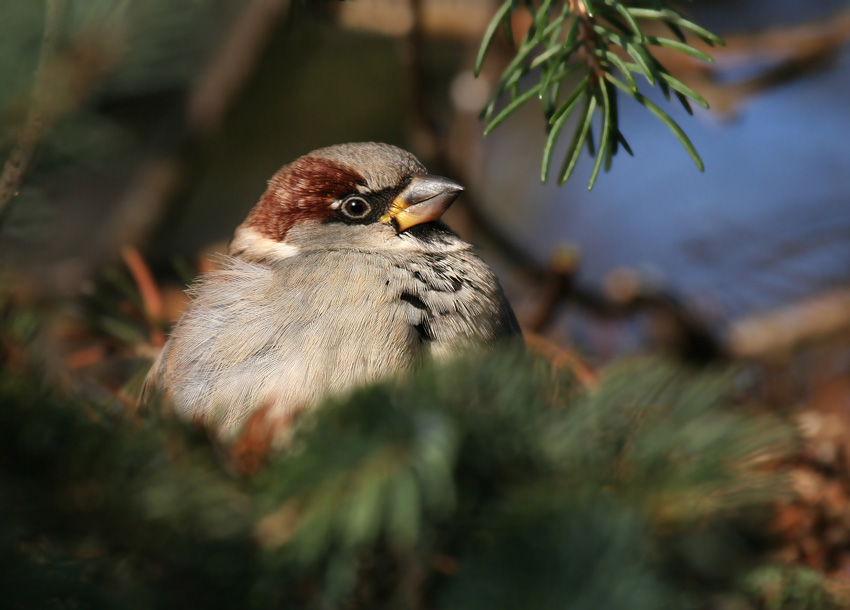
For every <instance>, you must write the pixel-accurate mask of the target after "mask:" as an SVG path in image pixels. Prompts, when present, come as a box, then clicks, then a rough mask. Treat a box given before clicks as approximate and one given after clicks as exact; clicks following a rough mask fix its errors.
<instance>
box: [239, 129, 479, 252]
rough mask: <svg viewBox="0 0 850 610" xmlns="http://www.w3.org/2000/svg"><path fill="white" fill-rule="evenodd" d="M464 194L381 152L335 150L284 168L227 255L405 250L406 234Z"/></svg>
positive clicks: (371, 146)
mask: <svg viewBox="0 0 850 610" xmlns="http://www.w3.org/2000/svg"><path fill="white" fill-rule="evenodd" d="M462 190H463V187H461V186H460V185H459V184H457V183H455V182H453V181H451V180H449V179H447V178H441V177H439V176H432V175H429V174H427V173H426V170H425V167H424V166H423V165H422V164H421V163H420V162H419V161H418V160H417V159H416V157H414V156H413V155H411V154H410V153H408V152H406V151H404V150H402V149H400V148H397V147H395V146H390V145H388V144H375V143H358V144H340V145H338V146H331V147H328V148H322V149H320V150H316V151H313V152H311V153H310V154H308V155H305V156H303V157H300V158H299V159H296V160H295V161H293V162H292V163H290V164H289V165H286V166H284V167H283V168H282V169H281V170H280V171H278V172H277V174H275V175H274V177H273V178H272V179H271V180H270V181H269V186H268V189H267V190H266V192H265V193H264V194H263V196H262V197H261V198H260V201H259V202H258V203H257V204H256V205H255V206H254V208H253V209H252V210H251V212H250V213H249V214H248V218H246V219H245V222H243V223H242V225H240V226H239V228H238V229H237V230H236V235H235V236H234V238H233V241H232V242H231V244H230V253H231V254H232V255H234V256H240V257H242V258H245V259H249V260H267V261H273V260H275V259H281V258H287V257H289V256H292V255H293V254H295V253H297V252H299V251H301V250H309V249H337V248H362V249H364V250H380V249H387V248H410V247H411V245H412V244H414V243H415V242H416V241H417V238H416V236H415V233H417V231H412V232H409V233H408V229H411V228H412V227H418V226H421V225H423V224H424V223H430V222H433V221H436V220H438V219H439V218H440V216H442V214H443V212H445V210H446V209H447V208H448V207H449V205H451V203H452V202H453V201H454V200H455V198H456V197H457V196H458V194H459V193H460V192H461V191H462Z"/></svg>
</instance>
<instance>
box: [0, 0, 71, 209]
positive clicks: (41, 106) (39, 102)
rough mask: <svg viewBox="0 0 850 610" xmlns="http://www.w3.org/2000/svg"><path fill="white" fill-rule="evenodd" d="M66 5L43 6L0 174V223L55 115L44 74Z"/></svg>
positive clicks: (60, 0) (62, 1)
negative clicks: (35, 52) (27, 95)
mask: <svg viewBox="0 0 850 610" xmlns="http://www.w3.org/2000/svg"><path fill="white" fill-rule="evenodd" d="M66 8H67V7H66V0H47V4H46V6H45V16H44V33H43V34H42V36H41V52H40V54H39V58H38V67H37V68H36V70H35V77H34V78H33V86H32V94H31V101H30V105H29V111H28V112H27V116H26V119H25V120H24V124H23V126H22V127H21V130H20V133H19V134H18V138H17V142H16V143H15V145H14V148H13V149H12V153H11V154H10V155H9V159H8V160H7V161H6V164H5V165H4V166H3V173H2V174H1V175H0V226H2V223H3V219H5V218H6V217H7V207H8V205H9V204H10V203H11V202H12V200H13V199H14V198H15V197H16V196H17V194H18V187H19V186H20V183H21V179H22V178H23V176H24V174H25V173H26V171H27V168H28V167H29V164H30V161H32V157H33V154H34V153H35V147H36V145H37V144H38V141H39V140H40V139H41V135H42V133H43V132H44V130H45V129H46V128H47V127H48V126H49V124H50V123H52V122H53V120H54V119H55V117H53V116H51V113H50V111H49V109H48V101H47V98H48V93H49V91H50V88H51V86H52V85H51V84H50V83H49V82H48V78H47V77H48V72H49V71H50V70H49V65H50V63H51V62H52V61H53V60H54V58H55V57H56V54H57V53H56V51H57V48H58V46H59V36H60V34H61V30H62V21H63V18H64V16H65V9H66Z"/></svg>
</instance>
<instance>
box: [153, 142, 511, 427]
mask: <svg viewBox="0 0 850 610" xmlns="http://www.w3.org/2000/svg"><path fill="white" fill-rule="evenodd" d="M441 180H442V181H443V182H440V181H441ZM423 185H424V186H423ZM454 187H456V188H454ZM459 188H460V187H457V185H454V183H451V182H450V181H445V179H439V178H436V177H429V176H426V175H425V168H424V167H423V166H422V165H421V164H420V163H419V162H418V161H417V160H416V159H415V158H414V157H413V156H412V155H410V154H409V153H407V152H405V151H403V150H401V149H398V148H395V147H392V146H388V145H383V144H346V145H341V146H335V147H331V148H327V149H322V150H319V151H315V152H313V153H310V154H309V155H307V156H305V157H302V158H300V159H298V160H296V161H295V162H293V163H292V164H290V165H289V166H286V167H284V168H283V169H282V170H281V171H280V172H278V174H276V176H275V177H274V178H273V179H272V180H271V181H270V183H269V188H268V190H267V191H266V193H265V194H264V195H263V197H262V198H261V199H260V202H259V203H258V204H257V205H256V206H255V207H254V209H253V210H252V211H251V212H250V214H249V215H248V218H247V219H246V221H245V222H244V223H243V224H242V225H241V226H240V227H239V229H237V232H236V236H235V238H234V240H233V242H232V244H231V248H230V254H231V256H229V257H228V258H227V259H226V262H225V264H224V266H223V269H222V270H220V271H216V272H213V273H208V274H206V275H204V276H203V277H202V278H201V279H200V281H199V282H198V283H197V284H196V285H195V286H194V287H193V288H192V289H191V292H190V294H191V296H192V301H191V303H190V305H189V308H188V309H187V311H186V313H185V314H184V315H183V317H182V318H181V320H180V321H179V323H178V324H177V326H176V327H175V328H174V330H173V331H172V333H171V337H170V339H169V341H168V343H167V344H166V346H165V348H164V349H163V352H162V354H161V356H160V358H159V360H158V361H157V363H155V365H154V367H153V369H152V371H151V375H150V382H151V384H152V385H155V386H157V387H159V388H161V389H163V390H164V391H165V393H166V394H167V396H168V398H169V400H170V402H171V404H173V406H174V408H175V410H176V411H177V412H178V413H179V414H180V415H182V416H184V417H186V418H189V419H193V420H196V421H202V422H204V423H206V424H209V425H212V426H213V427H214V428H216V429H217V430H219V431H220V433H221V434H222V435H223V436H228V435H229V434H231V433H232V432H233V431H235V430H237V429H238V428H239V426H240V425H241V424H242V423H244V421H245V420H246V419H247V418H248V416H249V415H250V414H251V413H252V412H253V411H255V410H256V409H258V408H261V407H268V409H269V415H270V416H271V417H272V418H278V419H285V418H286V417H288V416H290V415H291V414H292V413H295V412H297V411H299V410H301V409H303V408H307V407H309V406H312V405H314V404H316V403H317V402H319V401H320V400H322V399H323V398H325V397H327V396H329V395H335V394H341V393H344V392H346V391H348V390H350V389H351V388H353V387H355V386H358V385H362V384H366V383H369V382H372V381H375V380H378V379H380V378H382V377H386V376H388V375H392V374H395V373H398V372H399V371H402V370H405V369H409V368H411V367H415V366H417V364H419V363H420V362H422V360H423V359H424V358H429V357H438V358H442V357H448V356H450V355H452V354H454V353H456V352H457V351H459V350H461V349H464V348H465V347H467V346H482V345H483V346H492V345H495V344H496V343H497V342H498V341H500V340H503V339H505V338H509V337H515V336H517V335H519V332H520V331H519V327H518V325H517V322H516V319H515V317H514V315H513V312H512V311H511V308H510V306H509V305H508V303H507V301H506V299H505V297H504V294H503V293H502V290H501V288H500V287H499V283H498V281H497V279H496V277H495V276H494V274H493V273H492V271H491V270H490V269H489V267H487V265H486V264H485V263H484V262H483V261H481V259H480V258H478V257H477V256H476V255H475V254H474V253H473V252H472V250H471V246H470V245H469V244H468V243H466V242H464V241H463V240H461V239H460V238H459V237H457V236H456V235H455V234H454V233H452V232H451V231H450V230H449V229H448V228H446V227H445V226H444V225H442V224H441V223H437V222H423V223H421V224H416V225H415V226H413V227H411V228H409V229H407V230H400V229H399V226H398V221H397V219H398V218H399V217H400V216H401V213H402V212H404V211H405V210H406V212H407V213H413V212H416V211H417V210H421V209H426V211H427V214H424V216H423V217H425V218H430V217H432V216H433V215H434V214H435V212H433V210H428V209H427V208H428V206H432V207H433V206H434V202H435V201H436V202H438V203H440V204H441V205H442V209H444V208H445V207H447V206H448V203H450V201H451V200H452V199H453V198H454V196H455V195H456V194H457V192H458V191H459ZM423 189H424V190H423ZM428 189H431V190H428ZM449 191H451V192H449ZM432 192H433V193H436V194H435V195H432V196H431V197H430V199H426V200H423V201H419V202H417V201H411V198H414V199H415V198H416V197H420V198H421V197H427V196H428V195H430V194H431V193H432ZM411 193H413V195H411ZM423 193H424V195H423ZM347 198H349V199H351V198H353V200H355V204H354V207H353V208H352V209H353V210H354V212H356V213H358V214H359V213H360V212H362V211H363V210H364V209H366V210H368V214H367V215H365V216H363V217H362V218H360V217H359V216H355V217H352V216H351V213H350V210H349V211H348V212H347V211H346V210H344V209H341V207H342V206H345V205H349V207H351V204H350V202H349V199H347ZM441 198H442V199H441ZM417 205H418V206H419V207H418V208H417ZM419 214H420V215H422V214H423V213H422V212H421V211H420V212H419Z"/></svg>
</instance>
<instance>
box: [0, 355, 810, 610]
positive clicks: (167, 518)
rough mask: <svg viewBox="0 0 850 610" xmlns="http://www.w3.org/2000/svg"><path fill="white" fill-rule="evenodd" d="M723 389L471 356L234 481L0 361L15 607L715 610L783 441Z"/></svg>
mask: <svg viewBox="0 0 850 610" xmlns="http://www.w3.org/2000/svg"><path fill="white" fill-rule="evenodd" d="M5 358H6V360H7V363H8V354H7V355H6V356H5ZM733 380H734V378H733V377H730V375H729V374H728V373H723V372H716V373H700V374H695V373H690V372H686V371H683V370H681V369H678V368H676V367H674V366H672V365H670V364H667V363H664V362H661V361H657V360H646V361H634V362H630V363H626V364H623V365H622V366H621V367H620V368H619V369H617V370H612V371H611V372H610V374H609V375H608V377H607V378H606V379H605V380H604V381H603V383H602V385H601V387H600V388H599V389H597V390H595V391H592V392H589V391H587V390H585V389H583V388H581V387H580V386H579V385H578V384H576V383H574V381H573V380H572V379H571V378H570V376H569V375H567V374H564V373H561V372H559V371H553V370H552V367H551V365H550V364H549V363H548V362H546V361H543V360H540V359H537V358H535V357H532V356H529V355H528V354H526V353H524V352H517V351H504V352H497V353H493V354H487V355H485V354H470V355H469V356H468V357H466V358H464V359H461V360H458V361H454V362H451V363H447V364H444V365H441V366H432V367H429V368H427V369H426V370H424V371H421V372H419V373H417V374H415V375H410V376H408V377H406V378H404V379H401V380H398V381H395V382H391V383H386V384H383V385H378V386H374V387H369V388H365V389H363V390H361V391H359V392H357V393H356V394H354V395H353V396H351V397H350V398H348V399H345V400H339V401H336V402H331V403H329V404H327V405H325V406H324V407H322V408H320V409H317V410H315V411H314V412H312V413H309V414H307V415H306V416H305V417H304V418H303V419H302V420H301V422H300V423H299V425H298V426H297V430H296V433H295V435H294V437H293V439H292V440H291V442H290V443H289V444H288V446H287V447H286V448H284V449H282V450H281V451H279V452H277V453H276V454H274V455H272V456H271V457H270V459H269V462H268V463H267V464H266V465H265V466H264V468H263V469H261V471H260V472H259V473H257V474H255V475H253V476H244V475H237V474H234V473H232V472H230V471H229V470H228V469H227V467H226V464H225V462H224V461H223V459H222V454H221V452H220V451H219V450H217V449H216V448H215V447H214V446H213V444H212V443H210V442H209V440H208V439H207V438H205V437H204V436H202V435H199V434H198V433H197V432H194V431H192V430H188V429H186V428H185V427H183V426H180V425H178V424H176V423H175V422H170V421H162V420H160V419H159V418H157V417H147V418H143V419H141V420H136V421H135V422H134V421H132V420H131V419H130V418H127V417H126V416H124V415H119V414H116V413H112V412H110V411H109V410H108V409H103V408H102V407H97V406H95V405H91V404H84V403H81V402H80V401H78V400H71V399H68V398H64V397H61V396H58V395H57V394H56V393H55V392H54V391H52V390H49V389H46V388H45V387H43V386H42V384H41V382H40V381H39V380H38V379H37V376H36V375H34V374H33V371H32V370H27V371H23V372H21V371H13V370H10V368H9V367H4V369H3V373H2V375H0V400H1V401H2V404H3V405H4V407H3V409H0V437H2V438H0V481H2V488H3V490H4V501H3V502H2V503H0V511H2V513H3V514H2V523H3V532H2V538H0V554H2V556H3V558H4V565H7V566H11V567H10V568H9V569H5V570H3V571H2V572H0V580H2V581H5V582H4V583H3V585H2V588H3V590H4V591H6V593H5V601H6V602H8V604H7V605H6V607H11V608H33V607H48V606H49V607H59V608H65V607H67V608H71V607H73V608H101V607H115V608H178V607H179V608H185V607H193V608H235V607H238V608H445V609H454V608H458V609H460V608H464V609H472V610H475V609H476V608H482V609H483V608H518V607H534V608H617V607H628V608H637V609H640V608H647V609H649V608H663V607H677V608H701V607H706V605H707V604H708V603H709V602H710V601H711V600H713V599H715V597H716V596H717V595H718V594H719V593H723V592H725V593H727V594H732V593H734V594H736V595H738V593H735V592H736V591H738V583H739V582H740V580H741V577H742V576H743V575H744V574H746V573H747V572H748V571H749V570H750V568H752V567H755V566H757V565H758V559H759V555H758V553H759V551H760V549H759V544H758V534H759V532H761V531H763V527H764V524H765V522H766V521H767V520H768V517H769V511H768V509H767V506H768V503H769V502H771V501H772V500H773V499H775V498H776V497H777V496H778V494H780V493H781V492H782V489H783V487H784V486H783V478H782V475H781V473H780V471H779V470H778V469H777V468H776V467H775V466H773V465H772V464H773V463H774V462H775V460H777V459H778V458H780V457H781V456H782V455H783V454H785V453H786V452H787V451H788V450H789V449H791V448H792V446H793V438H794V434H793V430H792V428H791V427H790V426H788V425H787V424H785V423H783V422H782V421H780V420H778V419H774V418H772V417H769V416H767V415H763V414H758V413H755V412H751V411H750V410H748V409H747V408H746V407H744V406H741V405H735V404H732V403H733V402H734V401H732V400H731V398H732V397H731V394H730V387H733V385H734V384H733V383H732V381H733ZM740 595H741V596H743V593H741V594H740ZM742 599H743V597H742Z"/></svg>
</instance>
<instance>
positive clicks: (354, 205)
mask: <svg viewBox="0 0 850 610" xmlns="http://www.w3.org/2000/svg"><path fill="white" fill-rule="evenodd" d="M340 209H341V210H342V213H343V214H345V215H346V216H348V217H349V218H353V219H355V220H361V219H363V218H366V216H368V215H369V212H371V211H372V206H371V205H369V203H368V202H367V201H366V200H365V199H363V198H362V197H349V198H348V199H346V200H345V201H343V202H342V206H341V207H340Z"/></svg>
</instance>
